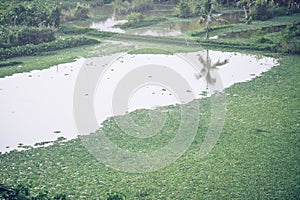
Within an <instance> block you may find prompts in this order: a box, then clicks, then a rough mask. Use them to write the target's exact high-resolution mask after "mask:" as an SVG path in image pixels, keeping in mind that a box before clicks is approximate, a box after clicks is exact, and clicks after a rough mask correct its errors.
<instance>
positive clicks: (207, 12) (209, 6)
mask: <svg viewBox="0 0 300 200" xmlns="http://www.w3.org/2000/svg"><path fill="white" fill-rule="evenodd" d="M213 8H214V4H213V3H212V2H211V0H206V1H205V2H204V5H203V6H202V8H201V13H202V15H201V16H200V20H199V21H200V23H206V28H205V39H209V28H210V24H211V21H212V18H213V17H212V11H213Z"/></svg>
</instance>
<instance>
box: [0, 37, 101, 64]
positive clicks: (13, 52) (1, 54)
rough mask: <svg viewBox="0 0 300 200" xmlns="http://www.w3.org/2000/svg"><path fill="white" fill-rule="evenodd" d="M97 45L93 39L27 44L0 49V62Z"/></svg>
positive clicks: (77, 38)
mask: <svg viewBox="0 0 300 200" xmlns="http://www.w3.org/2000/svg"><path fill="white" fill-rule="evenodd" d="M97 43H99V41H98V40H95V39H91V38H85V37H74V38H66V39H59V40H55V41H53V42H48V43H42V44H37V45H34V44H27V45H23V46H17V47H11V48H0V60H3V59H6V58H12V57H17V56H30V55H34V54H37V53H42V52H49V51H54V50H58V49H65V48H71V47H77V46H82V45H90V44H97Z"/></svg>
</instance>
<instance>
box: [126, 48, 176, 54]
mask: <svg viewBox="0 0 300 200" xmlns="http://www.w3.org/2000/svg"><path fill="white" fill-rule="evenodd" d="M128 53H129V54H172V53H171V52H169V51H166V50H162V49H154V48H145V49H138V50H133V51H129V52H128Z"/></svg>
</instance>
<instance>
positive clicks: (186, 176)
mask: <svg viewBox="0 0 300 200" xmlns="http://www.w3.org/2000/svg"><path fill="white" fill-rule="evenodd" d="M299 63H300V58H299V56H283V58H282V60H281V61H280V65H279V66H276V67H274V68H273V69H272V70H271V71H269V72H266V73H264V74H263V75H262V76H261V77H258V78H255V79H254V80H252V81H249V82H247V83H239V84H235V85H234V86H232V87H231V88H229V89H227V90H226V95H227V114H226V121H225V124H224V128H223V131H222V134H221V138H220V139H219V141H218V143H217V145H216V146H215V147H214V149H213V150H212V152H211V153H210V154H209V155H208V156H207V157H205V158H202V159H201V158H200V157H199V149H200V145H201V143H202V141H203V137H204V134H205V133H206V131H207V127H208V123H209V120H210V111H209V110H210V109H209V108H210V100H209V99H202V100H198V103H199V105H200V108H201V115H200V120H201V121H200V122H201V123H200V126H199V130H198V134H197V136H196V138H195V141H194V142H193V144H192V145H191V146H190V148H189V149H188V151H187V152H186V153H185V154H184V155H183V156H182V157H181V158H180V159H178V160H177V161H176V162H175V163H174V164H172V165H171V166H169V167H167V168H165V169H162V170H159V171H156V172H153V173H146V174H127V173H122V172H119V171H115V170H113V169H111V168H107V167H105V166H104V165H103V164H101V163H99V162H97V161H96V160H95V158H94V157H93V156H92V155H90V154H89V153H88V152H87V150H86V149H85V148H84V147H83V146H82V145H81V142H80V140H79V139H76V140H72V141H69V142H66V143H64V145H61V144H59V143H57V144H55V145H54V146H51V147H47V148H39V149H32V150H29V151H22V152H11V153H8V154H2V155H0V158H1V159H0V182H2V183H5V184H7V185H12V186H14V185H16V184H17V183H24V184H26V185H30V186H31V187H32V188H33V189H32V192H33V193H34V192H37V191H40V190H43V189H47V190H48V191H49V193H50V194H54V193H65V194H67V196H68V197H69V198H70V199H82V198H88V199H97V198H100V199H103V198H107V193H108V192H110V191H111V192H113V191H117V192H121V193H123V194H125V195H126V196H127V199H199V198H201V199H234V198H237V199H257V198H263V199H297V198H298V197H299V191H300V188H299V187H300V185H299V180H300V176H299V174H300V173H299V172H300V166H299V162H300V156H299V155H300V148H299V146H300V134H299V131H300V127H299V126H300V125H299V121H300V117H299V116H300V115H299V112H300V111H299V107H300V103H299V102H300V101H299V100H300V95H299V94H300V87H299V86H300V80H299V74H300V66H299ZM176 109H177V107H175V108H174V107H173V108H170V109H169V110H170V111H169V119H171V122H170V123H167V124H166V127H165V129H164V130H173V129H174V128H176V126H175V125H176V124H177V123H178V116H177V114H178V112H175V111H176ZM172 110H173V111H174V112H171V111H172ZM191 112H193V110H191ZM172 113H173V114H172ZM176 113H177V114H176ZM140 120H142V119H140ZM107 124H108V126H105V127H104V132H105V133H106V134H108V135H109V136H110V137H111V139H112V140H113V141H114V142H117V143H119V144H118V145H120V146H124V147H126V146H128V143H127V142H128V140H126V139H125V140H122V139H117V138H116V137H115V135H114V134H117V133H118V132H117V131H120V130H119V129H118V127H116V125H114V124H113V123H111V122H109V121H107ZM112 130H116V131H112ZM112 133H114V134H112ZM118 136H120V135H118ZM156 139H157V141H152V142H151V143H147V145H144V146H143V145H141V146H139V148H142V150H143V151H147V150H151V149H156V148H157V142H161V137H156ZM168 139H169V138H168V137H167V138H164V140H163V141H165V140H168ZM154 140H155V138H154ZM132 142H134V141H132ZM138 150H141V149H138Z"/></svg>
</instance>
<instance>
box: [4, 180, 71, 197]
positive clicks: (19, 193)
mask: <svg viewBox="0 0 300 200" xmlns="http://www.w3.org/2000/svg"><path fill="white" fill-rule="evenodd" d="M48 193H49V192H48V191H47V190H44V191H42V192H39V193H38V194H37V195H35V196H32V195H31V194H30V189H29V188H28V187H27V186H25V185H22V184H19V185H17V187H16V188H9V187H7V186H4V185H0V197H1V198H2V199H5V200H6V199H7V200H49V199H54V200H66V199H67V198H66V195H65V194H56V195H54V196H53V198H50V197H49V196H48Z"/></svg>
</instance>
